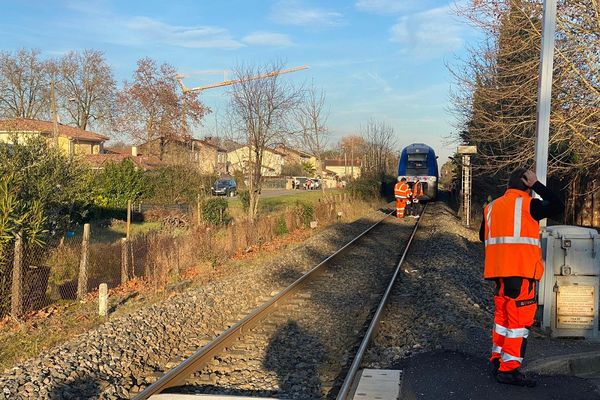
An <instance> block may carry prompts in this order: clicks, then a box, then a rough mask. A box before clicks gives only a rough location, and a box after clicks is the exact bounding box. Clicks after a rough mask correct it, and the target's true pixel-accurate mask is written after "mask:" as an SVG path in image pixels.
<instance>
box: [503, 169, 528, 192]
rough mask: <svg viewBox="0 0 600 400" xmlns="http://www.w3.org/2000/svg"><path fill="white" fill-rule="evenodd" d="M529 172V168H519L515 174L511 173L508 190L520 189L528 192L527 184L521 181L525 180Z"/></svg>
mask: <svg viewBox="0 0 600 400" xmlns="http://www.w3.org/2000/svg"><path fill="white" fill-rule="evenodd" d="M525 172H527V168H517V169H515V170H514V171H513V172H511V173H510V176H509V177H508V188H509V189H518V190H522V191H524V192H525V191H527V189H529V188H528V187H527V185H525V182H523V181H522V180H521V178H523V174H524V173H525Z"/></svg>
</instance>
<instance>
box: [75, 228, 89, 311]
mask: <svg viewBox="0 0 600 400" xmlns="http://www.w3.org/2000/svg"><path fill="white" fill-rule="evenodd" d="M89 249H90V224H84V225H83V240H82V241H81V260H80V262H79V278H78V279H77V298H78V299H82V298H83V296H85V294H86V293H87V289H88V260H89Z"/></svg>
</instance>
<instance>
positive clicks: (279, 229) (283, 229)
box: [275, 216, 289, 236]
mask: <svg viewBox="0 0 600 400" xmlns="http://www.w3.org/2000/svg"><path fill="white" fill-rule="evenodd" d="M288 232H289V230H288V227H287V224H286V223H285V218H284V217H283V216H280V217H279V218H278V219H277V225H276V226H275V234H277V236H281V235H285V234H286V233H288Z"/></svg>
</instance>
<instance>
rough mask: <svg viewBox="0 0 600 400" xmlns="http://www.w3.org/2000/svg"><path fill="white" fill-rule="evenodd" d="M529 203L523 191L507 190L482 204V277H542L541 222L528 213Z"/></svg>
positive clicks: (527, 196) (528, 197) (529, 197)
mask: <svg viewBox="0 0 600 400" xmlns="http://www.w3.org/2000/svg"><path fill="white" fill-rule="evenodd" d="M530 205H531V196H530V195H528V194H527V193H526V192H523V191H521V190H517V189H508V190H507V191H506V192H505V193H504V195H503V196H502V197H499V198H497V199H496V200H494V201H492V202H491V203H490V204H488V205H487V206H485V208H484V210H483V216H484V218H485V222H484V223H485V226H484V228H485V269H484V272H483V277H484V278H486V279H491V278H499V277H509V276H517V277H523V278H532V279H535V280H539V279H540V278H541V277H542V274H543V273H544V262H543V260H542V250H541V247H540V225H539V222H538V221H536V220H535V219H533V217H532V216H531V214H530V212H529V206H530Z"/></svg>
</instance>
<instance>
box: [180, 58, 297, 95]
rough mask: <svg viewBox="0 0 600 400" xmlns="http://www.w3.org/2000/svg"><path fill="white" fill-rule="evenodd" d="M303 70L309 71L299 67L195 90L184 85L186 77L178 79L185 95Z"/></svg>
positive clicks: (181, 76)
mask: <svg viewBox="0 0 600 400" xmlns="http://www.w3.org/2000/svg"><path fill="white" fill-rule="evenodd" d="M303 69H308V65H302V66H299V67H293V68H286V69H280V70H277V71H271V72H266V73H264V74H260V75H256V76H251V77H249V78H245V79H233V80H224V81H222V82H217V83H212V84H210V85H204V86H198V87H194V88H188V87H186V86H185V85H184V84H183V78H185V77H186V76H185V75H182V74H177V76H176V78H177V81H178V82H179V85H180V86H181V90H182V91H183V93H189V92H202V91H204V90H206V89H213V88H217V87H221V86H229V85H235V84H236V83H240V82H243V81H253V80H256V79H263V78H270V77H272V76H277V75H281V74H289V73H290V72H296V71H301V70H303Z"/></svg>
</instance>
